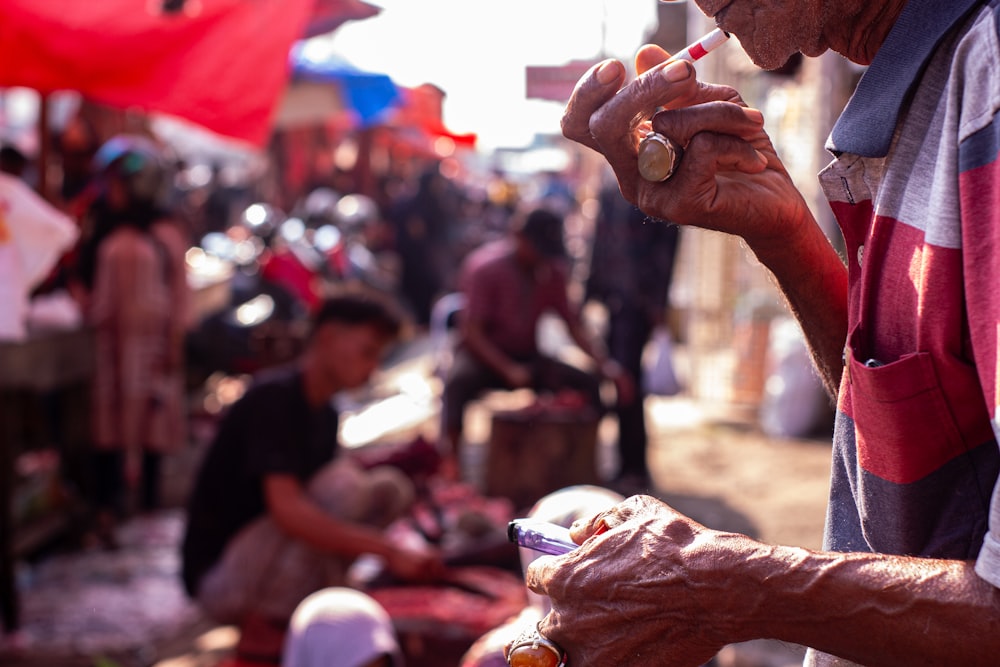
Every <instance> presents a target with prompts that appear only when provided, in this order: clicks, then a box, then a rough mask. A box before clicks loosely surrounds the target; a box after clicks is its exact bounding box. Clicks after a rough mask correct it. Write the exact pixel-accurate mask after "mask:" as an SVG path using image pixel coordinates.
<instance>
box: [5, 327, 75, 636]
mask: <svg viewBox="0 0 1000 667" xmlns="http://www.w3.org/2000/svg"><path fill="white" fill-rule="evenodd" d="M93 346H94V339H93V333H92V331H90V330H89V329H86V328H84V329H76V330H59V331H55V330H53V331H33V332H30V333H29V335H28V338H27V339H26V340H23V341H0V617H2V621H3V627H4V628H5V629H6V630H7V631H9V632H10V631H14V630H16V629H17V628H18V627H19V624H20V605H19V601H18V592H17V586H16V583H15V580H14V568H15V563H16V561H17V553H16V549H15V544H16V541H17V536H16V535H15V526H14V517H13V515H12V507H11V500H12V497H13V492H14V482H15V475H14V464H15V462H16V461H17V457H18V454H19V453H20V452H21V450H22V448H23V443H21V442H20V441H19V440H18V437H17V434H18V431H19V429H18V426H19V425H20V424H21V423H22V420H23V419H24V415H23V414H20V413H19V410H18V407H19V406H22V405H24V404H25V401H26V399H35V398H37V397H38V396H40V395H42V394H45V393H47V392H53V391H58V390H63V389H73V388H77V387H80V386H86V385H87V384H88V382H89V380H90V377H91V374H92V373H93V370H94V353H93Z"/></svg>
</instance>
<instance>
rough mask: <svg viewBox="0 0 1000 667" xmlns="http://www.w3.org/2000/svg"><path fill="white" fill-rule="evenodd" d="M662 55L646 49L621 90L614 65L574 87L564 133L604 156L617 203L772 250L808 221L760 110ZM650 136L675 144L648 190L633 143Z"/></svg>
mask: <svg viewBox="0 0 1000 667" xmlns="http://www.w3.org/2000/svg"><path fill="white" fill-rule="evenodd" d="M667 57H668V54H667V53H666V52H665V51H663V50H662V49H660V48H659V47H655V46H646V47H643V49H642V50H641V51H640V52H639V54H638V55H637V56H636V71H637V72H640V75H639V76H638V77H637V78H636V79H635V80H634V81H632V82H629V83H627V84H626V81H625V68H624V66H623V65H622V63H620V62H618V61H614V60H609V61H605V62H603V63H600V64H598V65H596V66H594V67H593V68H592V69H591V70H590V71H589V72H588V73H587V74H585V75H584V77H583V78H582V79H580V81H579V82H578V83H577V86H576V89H575V90H574V92H573V95H572V97H571V99H570V101H569V104H568V105H567V108H566V112H565V114H564V116H563V119H562V130H563V134H564V135H565V136H566V137H567V138H569V139H572V140H574V141H577V142H579V143H581V144H583V145H585V146H589V147H590V148H593V149H594V150H596V151H598V152H600V153H601V154H603V155H604V156H605V158H606V159H607V161H608V163H609V164H610V165H611V167H612V168H613V169H614V172H615V175H616V177H617V179H618V183H619V187H620V188H621V191H622V194H623V195H624V197H625V198H626V199H627V200H628V201H630V202H632V203H634V204H635V205H637V206H638V207H639V208H640V209H641V210H642V211H643V212H644V213H646V214H647V215H651V216H654V217H658V218H661V219H664V220H670V221H673V222H676V223H679V224H691V225H695V226H698V227H704V228H708V229H714V230H718V231H723V232H727V233H731V234H736V235H738V236H742V237H743V238H745V239H746V240H747V241H748V243H750V245H751V247H753V246H755V245H757V244H758V243H777V242H780V240H781V239H782V238H785V237H787V235H788V234H789V233H790V231H794V230H795V229H796V226H797V225H803V224H806V223H807V222H808V221H811V219H812V218H811V214H810V213H809V211H808V208H807V206H806V204H805V201H804V200H803V198H802V196H801V194H800V193H799V192H798V190H797V189H796V188H795V185H794V184H793V183H792V181H791V179H790V178H789V176H788V173H787V172H786V170H785V168H784V166H783V165H782V164H781V162H780V160H779V159H778V156H777V154H776V152H775V150H774V147H773V146H772V144H771V141H770V139H769V138H768V136H767V134H766V133H765V132H764V126H763V118H762V116H761V114H760V112H759V111H756V110H753V109H748V108H746V105H745V104H744V102H743V100H742V99H740V97H739V95H738V94H737V93H736V91H735V90H733V89H732V88H730V87H728V86H719V85H713V84H707V83H702V82H700V81H698V80H697V78H696V76H695V71H694V68H693V66H692V65H691V64H690V63H687V62H683V61H678V62H674V63H671V64H669V65H664V64H663V63H664V62H665V61H666V59H667ZM650 128H652V129H653V130H655V131H657V132H659V133H661V134H663V135H665V136H667V137H669V138H671V139H673V140H674V141H675V142H677V143H678V144H680V145H681V146H683V147H684V157H683V158H682V160H681V163H680V165H679V167H678V169H677V171H676V173H675V174H674V175H673V176H672V177H671V178H670V179H668V180H667V181H665V182H662V183H653V182H650V181H647V180H645V179H643V178H642V177H641V176H640V175H639V170H638V164H637V160H636V155H637V149H638V144H639V140H640V139H641V137H642V135H644V134H645V132H646V131H647V130H648V129H650Z"/></svg>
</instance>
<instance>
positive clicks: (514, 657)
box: [507, 626, 566, 667]
mask: <svg viewBox="0 0 1000 667" xmlns="http://www.w3.org/2000/svg"><path fill="white" fill-rule="evenodd" d="M507 664H508V665H510V667H564V666H565V665H566V651H564V650H562V648H560V646H559V645H558V644H556V643H555V642H554V641H552V640H551V639H549V638H547V637H545V636H543V635H542V633H541V632H539V631H538V626H528V627H526V628H525V629H524V630H522V631H521V634H519V635H518V636H517V639H515V640H514V641H513V642H511V644H510V649H509V650H508V651H507Z"/></svg>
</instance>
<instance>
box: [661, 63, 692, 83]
mask: <svg viewBox="0 0 1000 667" xmlns="http://www.w3.org/2000/svg"><path fill="white" fill-rule="evenodd" d="M660 75H661V76H662V77H663V78H664V79H666V80H667V81H669V82H670V83H677V82H678V81H683V80H684V79H686V78H688V77H689V76H691V68H690V67H688V64H687V63H686V62H685V61H683V60H675V61H674V62H672V63H670V64H669V65H667V66H666V67H664V68H663V69H662V70H660Z"/></svg>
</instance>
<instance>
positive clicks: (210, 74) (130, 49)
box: [0, 0, 359, 146]
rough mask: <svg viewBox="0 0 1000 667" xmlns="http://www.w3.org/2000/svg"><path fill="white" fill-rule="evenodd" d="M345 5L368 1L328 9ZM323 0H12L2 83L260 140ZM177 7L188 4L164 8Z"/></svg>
mask: <svg viewBox="0 0 1000 667" xmlns="http://www.w3.org/2000/svg"><path fill="white" fill-rule="evenodd" d="M338 2H344V3H345V5H349V6H354V5H356V4H359V3H356V2H349V1H347V0H320V6H321V7H322V8H323V10H324V11H326V12H329V10H330V8H331V6H332V5H336V4H338ZM315 3H316V0H187V2H177V1H176V0H99V1H97V2H80V0H44V1H42V2H40V1H39V0H3V2H2V3H0V87H9V86H26V87H30V88H34V89H36V90H39V91H41V92H43V93H48V92H53V91H57V90H76V91H79V92H80V93H81V94H83V95H84V96H86V97H89V98H90V99H93V100H95V101H98V102H102V103H104V104H108V105H111V106H116V107H123V108H124V107H138V108H141V109H143V110H147V111H159V112H164V113H167V114H171V115H175V116H178V117H181V118H185V119H187V120H190V121H192V122H195V123H197V124H199V125H202V126H203V127H206V128H208V129H209V130H212V131H214V132H217V133H219V134H222V135H225V136H229V137H234V138H237V139H242V140H245V141H247V142H249V143H251V144H254V145H258V146H260V145H263V144H264V143H265V142H266V140H267V137H268V133H269V130H270V123H271V116H272V112H273V109H274V106H275V104H276V102H277V101H278V99H279V98H280V96H281V93H282V91H283V90H284V86H285V84H286V81H287V77H288V72H289V65H288V54H289V49H290V47H291V45H292V44H293V43H294V42H295V41H296V40H297V39H299V38H300V37H301V36H302V35H303V34H304V33H305V31H306V28H307V25H308V24H309V22H310V20H311V19H313V18H315V17H314V16H313V15H312V11H313V9H314V6H315ZM176 5H181V6H182V8H181V10H180V11H177V12H164V11H163V9H162V7H163V6H168V7H169V6H176ZM326 18H329V16H328V15H327V16H326ZM351 18H354V16H351Z"/></svg>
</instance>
